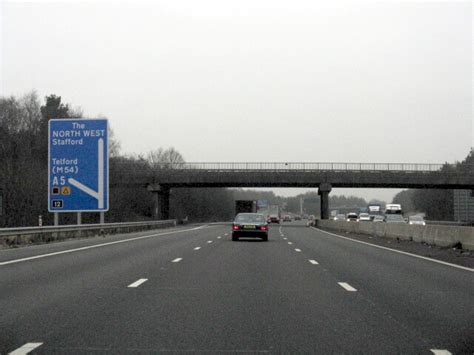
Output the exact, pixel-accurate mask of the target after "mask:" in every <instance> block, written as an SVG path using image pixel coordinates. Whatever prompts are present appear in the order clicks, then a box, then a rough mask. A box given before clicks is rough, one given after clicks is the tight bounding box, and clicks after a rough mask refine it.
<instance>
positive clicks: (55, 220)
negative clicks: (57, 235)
mask: <svg viewBox="0 0 474 355" xmlns="http://www.w3.org/2000/svg"><path fill="white" fill-rule="evenodd" d="M54 225H55V226H59V213H58V212H54Z"/></svg>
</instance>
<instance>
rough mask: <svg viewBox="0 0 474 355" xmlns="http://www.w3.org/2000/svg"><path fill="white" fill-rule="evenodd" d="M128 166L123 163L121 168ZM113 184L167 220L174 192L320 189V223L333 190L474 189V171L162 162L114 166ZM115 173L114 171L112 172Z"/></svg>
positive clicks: (467, 168)
mask: <svg viewBox="0 0 474 355" xmlns="http://www.w3.org/2000/svg"><path fill="white" fill-rule="evenodd" d="M122 164H125V163H122ZM116 168H117V169H116V171H115V172H114V171H111V183H112V185H118V186H146V187H147V188H148V189H149V190H150V191H152V192H154V193H155V196H156V207H157V208H156V214H157V216H158V217H159V218H163V219H168V218H169V213H168V211H169V193H170V189H172V188H178V187H306V188H318V189H319V194H320V196H321V211H322V216H321V217H322V218H323V219H324V218H327V217H328V194H329V192H330V191H331V189H332V188H333V187H353V188H361V187H364V188H432V189H471V190H474V166H472V165H462V166H461V165H450V164H412V163H399V164H394V163H317V162H316V163H308V162H304V163H285V162H283V163H282V162H278V163H276V162H241V163H234V162H229V163H158V164H147V163H143V165H142V166H138V167H137V165H134V166H133V169H129V168H127V166H121V163H118V164H117V165H116ZM114 170H115V169H114Z"/></svg>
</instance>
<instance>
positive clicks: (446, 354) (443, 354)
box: [430, 349, 452, 355]
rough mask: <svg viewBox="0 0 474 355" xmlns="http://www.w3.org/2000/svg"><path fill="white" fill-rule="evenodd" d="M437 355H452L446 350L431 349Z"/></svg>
mask: <svg viewBox="0 0 474 355" xmlns="http://www.w3.org/2000/svg"><path fill="white" fill-rule="evenodd" d="M430 351H431V352H432V353H433V354H435V355H452V354H451V353H450V352H449V351H448V350H445V349H430Z"/></svg>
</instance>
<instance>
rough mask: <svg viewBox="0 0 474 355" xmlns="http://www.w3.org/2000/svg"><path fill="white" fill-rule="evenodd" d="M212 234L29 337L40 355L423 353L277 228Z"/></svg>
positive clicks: (422, 348)
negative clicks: (238, 237)
mask: <svg viewBox="0 0 474 355" xmlns="http://www.w3.org/2000/svg"><path fill="white" fill-rule="evenodd" d="M212 232H214V231H212ZM219 233H221V231H219ZM211 235H214V237H213V243H210V244H207V241H206V244H207V245H203V246H202V248H201V249H199V250H198V251H195V250H194V249H192V250H193V252H192V253H190V254H188V255H185V254H183V255H184V256H183V259H182V260H181V261H180V262H178V263H171V262H168V263H167V264H165V265H164V266H163V267H160V268H157V267H155V265H153V264H152V263H151V264H145V265H142V267H141V269H140V272H141V275H142V277H146V278H148V279H149V280H148V281H147V282H146V283H143V284H142V285H140V286H139V287H137V288H135V289H128V288H125V287H123V286H121V287H116V288H115V289H114V290H113V291H114V292H113V294H109V295H107V294H103V295H101V297H104V299H102V300H99V301H96V302H95V303H97V304H94V303H93V305H92V307H89V308H88V309H85V310H82V311H81V312H77V313H74V314H73V317H70V316H71V315H65V316H64V318H66V319H71V318H72V320H70V321H69V322H66V323H65V324H62V325H61V327H54V326H53V327H52V329H51V331H50V332H49V333H48V334H45V337H44V338H43V339H35V340H36V341H38V340H42V341H44V345H42V346H41V347H40V348H38V350H37V352H38V353H64V352H69V353H71V352H74V353H81V352H82V353H85V352H94V351H95V352H98V353H103V352H109V353H121V352H122V353H129V352H133V351H136V352H165V351H174V352H287V353H294V352H313V353H314V352H316V353H331V352H332V353H344V352H346V353H349V352H350V353H353V352H361V353H429V350H428V348H427V346H428V344H425V342H424V341H423V340H422V339H418V337H416V336H413V335H412V334H410V333H407V332H405V330H404V329H399V327H398V323H397V322H395V321H393V320H392V319H384V318H383V317H381V316H380V315H379V314H377V313H376V312H374V311H372V310H371V309H370V305H369V306H368V305H367V304H365V303H363V302H360V301H357V300H358V299H359V298H360V297H361V296H360V295H359V294H357V293H352V292H348V291H347V290H345V289H344V288H342V287H341V286H339V284H338V283H337V282H338V281H343V280H339V279H337V278H335V277H334V276H333V275H332V274H330V273H327V272H325V271H324V270H323V269H322V268H321V267H320V266H319V265H315V264H311V263H310V262H309V261H308V258H307V257H306V256H305V255H304V253H303V252H297V251H295V246H294V245H290V244H288V242H287V241H285V240H284V239H283V237H282V236H280V233H279V229H278V227H274V226H272V228H271V232H270V241H269V242H267V243H265V242H259V241H240V242H232V241H231V240H230V235H229V236H226V237H225V238H221V239H219V240H217V239H216V237H215V235H216V233H209V235H206V237H208V236H209V237H211ZM204 239H206V238H204ZM201 242H202V240H201ZM189 247H190V246H188V248H189ZM183 253H184V251H183Z"/></svg>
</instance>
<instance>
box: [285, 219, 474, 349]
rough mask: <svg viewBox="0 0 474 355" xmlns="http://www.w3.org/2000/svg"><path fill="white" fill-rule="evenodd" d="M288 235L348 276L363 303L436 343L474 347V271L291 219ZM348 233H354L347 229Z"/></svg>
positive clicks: (324, 264)
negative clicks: (365, 243) (392, 249)
mask: <svg viewBox="0 0 474 355" xmlns="http://www.w3.org/2000/svg"><path fill="white" fill-rule="evenodd" d="M282 230H283V232H284V233H285V235H286V237H287V238H288V240H291V241H292V242H294V245H297V246H298V248H301V249H302V252H303V253H305V254H306V255H311V256H313V257H314V258H315V259H316V260H318V261H319V263H320V265H321V268H323V270H325V272H327V273H328V274H331V275H333V276H334V277H335V278H338V279H344V280H349V282H350V284H351V285H352V286H354V287H355V288H356V289H357V290H358V291H357V293H358V294H360V296H361V299H360V302H361V304H365V305H366V306H367V307H369V308H370V309H371V311H375V312H377V314H379V315H380V317H381V319H392V320H393V321H394V322H396V323H397V324H398V325H399V328H400V329H404V330H405V331H406V332H407V333H410V334H413V335H414V336H417V337H419V338H420V339H424V340H425V342H426V343H427V344H433V346H434V348H440V349H450V351H451V352H453V353H466V352H468V353H472V351H474V331H473V329H474V320H473V319H474V308H473V307H472V300H473V299H474V273H473V272H470V271H466V270H462V269H458V268H455V267H450V266H447V265H442V264H439V263H436V262H431V261H428V260H423V259H420V258H416V257H411V256H408V255H403V254H400V253H396V252H392V251H388V250H384V249H380V248H376V247H371V246H367V245H364V244H361V243H357V242H353V241H349V240H347V239H343V238H338V237H336V236H334V235H331V234H329V233H327V232H324V231H321V230H317V229H314V228H305V227H302V226H297V225H295V224H288V225H285V226H284V227H283V228H282ZM344 236H345V237H349V238H350V234H345V235H344Z"/></svg>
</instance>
